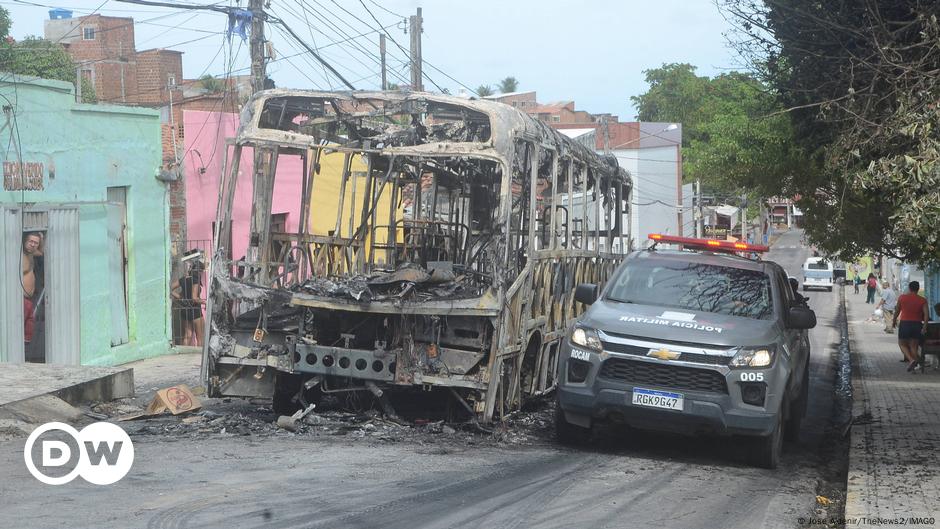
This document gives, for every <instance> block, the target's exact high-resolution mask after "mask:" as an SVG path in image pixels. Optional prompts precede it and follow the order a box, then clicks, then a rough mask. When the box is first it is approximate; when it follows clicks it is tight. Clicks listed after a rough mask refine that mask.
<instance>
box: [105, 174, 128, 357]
mask: <svg viewBox="0 0 940 529" xmlns="http://www.w3.org/2000/svg"><path fill="white" fill-rule="evenodd" d="M107 209H108V276H109V278H110V279H109V282H110V287H111V288H110V292H111V295H110V300H111V302H110V303H111V345H112V346H115V345H121V344H125V343H127V341H128V336H127V334H128V333H127V288H126V287H127V280H126V271H127V268H126V266H127V257H126V256H127V252H126V250H125V241H124V239H125V237H124V235H125V226H126V225H127V188H126V187H109V188H108V206H107Z"/></svg>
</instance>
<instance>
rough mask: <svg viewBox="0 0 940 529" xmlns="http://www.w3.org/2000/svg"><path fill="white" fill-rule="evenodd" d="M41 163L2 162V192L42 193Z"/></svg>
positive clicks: (43, 170)
mask: <svg viewBox="0 0 940 529" xmlns="http://www.w3.org/2000/svg"><path fill="white" fill-rule="evenodd" d="M44 174H45V168H44V167H43V165H42V162H3V190H4V191H42V190H43V182H42V178H43V175H44Z"/></svg>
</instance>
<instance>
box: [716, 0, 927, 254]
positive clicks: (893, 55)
mask: <svg viewBox="0 0 940 529" xmlns="http://www.w3.org/2000/svg"><path fill="white" fill-rule="evenodd" d="M721 5H722V7H723V9H725V10H726V11H727V12H728V13H730V14H731V16H732V19H733V20H735V21H736V22H737V24H738V26H739V29H740V32H741V33H740V34H741V38H740V39H739V41H738V42H739V46H740V48H741V51H742V52H743V53H744V56H745V57H747V58H749V59H750V60H752V63H753V65H754V67H755V71H756V72H758V73H759V75H761V76H762V79H764V80H765V81H766V82H767V83H768V84H769V85H770V86H771V87H773V89H774V91H775V93H776V94H777V97H778V101H779V102H780V104H782V105H783V106H785V107H786V108H788V109H789V110H790V111H789V116H790V118H791V120H792V123H793V127H794V130H795V132H796V136H795V137H796V140H797V141H798V142H799V143H800V145H801V147H802V148H803V150H804V152H806V153H808V156H807V160H806V164H805V168H804V170H803V171H802V172H801V173H800V174H799V175H798V177H797V178H794V179H793V180H792V181H791V182H788V184H789V186H790V187H792V188H793V189H794V190H795V191H796V192H798V193H799V194H800V195H801V197H802V198H801V200H800V202H799V204H800V206H801V207H802V208H803V209H804V211H805V214H806V221H807V228H808V231H809V233H810V236H811V237H812V238H813V239H814V240H815V241H817V242H818V243H819V244H820V246H822V247H823V248H824V249H826V250H829V251H832V252H842V253H843V254H845V255H846V256H853V255H857V254H860V253H876V252H882V251H883V252H885V253H888V254H889V255H894V256H897V257H901V258H905V259H908V260H912V261H919V262H937V261H940V107H938V101H940V75H938V74H940V24H938V16H940V3H938V2H936V1H935V0H870V1H868V2H804V1H801V0H723V1H722V4H721Z"/></svg>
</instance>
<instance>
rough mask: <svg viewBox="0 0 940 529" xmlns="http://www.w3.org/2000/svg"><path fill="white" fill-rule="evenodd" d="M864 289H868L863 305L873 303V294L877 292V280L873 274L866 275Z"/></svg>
mask: <svg viewBox="0 0 940 529" xmlns="http://www.w3.org/2000/svg"><path fill="white" fill-rule="evenodd" d="M865 287H866V288H867V289H868V297H867V298H865V303H874V302H875V292H876V291H877V290H878V278H876V277H875V274H868V279H867V280H866V285H865Z"/></svg>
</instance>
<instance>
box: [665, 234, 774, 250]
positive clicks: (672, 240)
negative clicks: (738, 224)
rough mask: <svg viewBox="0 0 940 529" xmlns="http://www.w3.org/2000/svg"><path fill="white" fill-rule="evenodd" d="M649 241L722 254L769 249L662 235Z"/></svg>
mask: <svg viewBox="0 0 940 529" xmlns="http://www.w3.org/2000/svg"><path fill="white" fill-rule="evenodd" d="M649 238H650V240H653V241H656V242H662V243H669V244H681V245H682V246H684V247H686V248H699V249H702V250H715V251H723V252H757V253H763V252H769V251H770V247H769V246H765V245H763V244H747V243H743V242H735V241H723V240H721V239H698V238H696V237H678V236H675V235H662V234H659V233H651V234H650V235H649Z"/></svg>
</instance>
